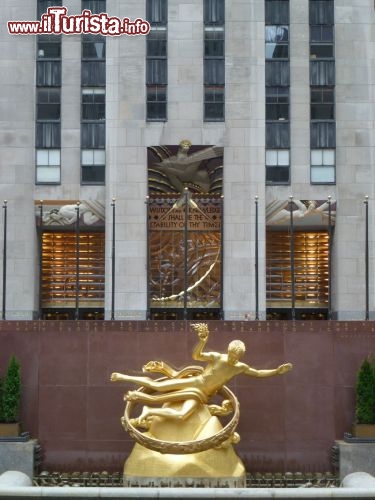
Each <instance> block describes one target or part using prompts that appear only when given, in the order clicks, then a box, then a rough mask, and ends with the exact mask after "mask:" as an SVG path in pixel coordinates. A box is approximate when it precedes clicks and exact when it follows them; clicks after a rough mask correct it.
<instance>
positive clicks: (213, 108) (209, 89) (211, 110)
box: [204, 85, 224, 121]
mask: <svg viewBox="0 0 375 500" xmlns="http://www.w3.org/2000/svg"><path fill="white" fill-rule="evenodd" d="M223 116H224V85H222V86H219V85H213V86H210V85H206V86H205V87H204V119H205V120H210V121H215V119H216V120H217V121H221V120H222V118H223Z"/></svg>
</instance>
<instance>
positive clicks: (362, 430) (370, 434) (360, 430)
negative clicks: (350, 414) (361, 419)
mask: <svg viewBox="0 0 375 500" xmlns="http://www.w3.org/2000/svg"><path fill="white" fill-rule="evenodd" d="M353 436H354V437H356V438H364V439H366V438H367V439H369V438H371V439H375V424H353Z"/></svg>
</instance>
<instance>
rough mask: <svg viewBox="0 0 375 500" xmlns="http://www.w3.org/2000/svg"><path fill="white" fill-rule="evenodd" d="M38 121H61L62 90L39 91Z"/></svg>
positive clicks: (42, 89) (40, 89)
mask: <svg viewBox="0 0 375 500" xmlns="http://www.w3.org/2000/svg"><path fill="white" fill-rule="evenodd" d="M37 119H38V120H60V89H51V88H39V89H38V90H37Z"/></svg>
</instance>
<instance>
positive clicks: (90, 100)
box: [82, 88, 105, 120]
mask: <svg viewBox="0 0 375 500" xmlns="http://www.w3.org/2000/svg"><path fill="white" fill-rule="evenodd" d="M104 119H105V89H103V88H93V89H88V88H84V89H82V120H104Z"/></svg>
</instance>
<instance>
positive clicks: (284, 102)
mask: <svg viewBox="0 0 375 500" xmlns="http://www.w3.org/2000/svg"><path fill="white" fill-rule="evenodd" d="M266 120H289V87H266Z"/></svg>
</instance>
